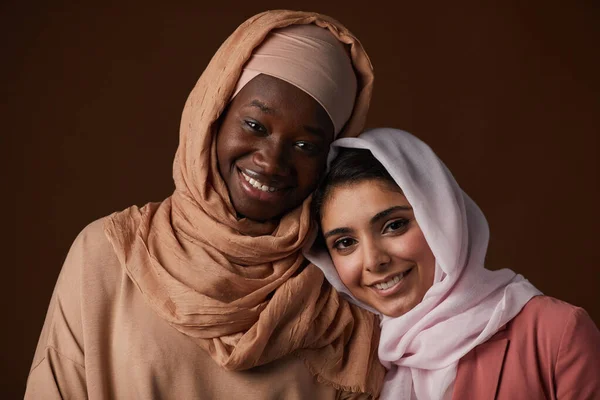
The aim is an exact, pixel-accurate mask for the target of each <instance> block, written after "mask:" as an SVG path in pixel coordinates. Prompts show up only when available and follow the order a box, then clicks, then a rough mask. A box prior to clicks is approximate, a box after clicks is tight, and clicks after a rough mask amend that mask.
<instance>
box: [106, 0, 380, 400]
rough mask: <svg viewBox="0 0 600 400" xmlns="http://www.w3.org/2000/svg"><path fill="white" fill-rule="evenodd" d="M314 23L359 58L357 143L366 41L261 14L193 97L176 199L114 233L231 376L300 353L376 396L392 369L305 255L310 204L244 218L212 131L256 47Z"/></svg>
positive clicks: (328, 377) (344, 384) (132, 215)
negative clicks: (278, 32) (272, 218)
mask: <svg viewBox="0 0 600 400" xmlns="http://www.w3.org/2000/svg"><path fill="white" fill-rule="evenodd" d="M310 23H313V24H316V25H318V26H320V27H323V28H326V29H328V30H329V31H330V32H331V33H332V34H333V35H334V36H335V37H336V38H338V39H339V40H340V41H341V42H342V43H344V44H346V45H347V46H348V47H349V49H350V55H351V60H352V63H353V67H354V69H355V72H356V75H357V81H358V90H357V96H356V100H355V107H354V110H353V112H352V115H351V116H350V119H349V120H348V122H347V123H346V125H345V127H344V129H343V130H342V132H341V133H340V136H356V135H358V134H359V133H360V131H361V129H362V128H363V126H364V123H365V118H366V114H367V110H368V106H369V101H370V98H371V92H372V87H373V73H372V66H371V63H370V61H369V58H368V56H367V54H366V53H365V51H364V50H363V48H362V46H361V44H360V42H359V41H358V40H357V39H356V38H355V37H354V36H353V35H352V34H351V33H350V32H349V31H348V30H347V29H346V28H345V27H344V26H342V25H341V24H340V23H339V22H337V21H335V20H333V19H332V18H330V17H327V16H324V15H320V14H316V13H306V12H299V11H285V10H278V11H268V12H264V13H261V14H258V15H256V16H254V17H252V18H250V19H249V20H247V21H246V22H244V23H243V24H242V25H241V26H240V27H239V28H238V29H236V30H235V32H234V33H233V34H232V35H231V36H230V37H229V38H228V39H227V40H226V41H225V42H224V43H223V44H222V45H221V47H220V48H219V50H218V51H217V53H216V54H215V55H214V56H213V58H212V60H211V61H210V63H209V65H208V66H207V68H206V69H205V71H204V73H203V74H202V76H201V77H200V79H199V80H198V82H197V84H196V85H195V87H194V89H193V90H192V92H191V94H190V95H189V98H188V100H187V102H186V104H185V108H184V110H183V114H182V118H181V126H180V139H179V146H178V149H177V153H176V156H175V160H174V164H173V176H174V181H175V191H174V193H173V194H172V195H171V196H170V197H169V198H167V199H166V200H164V201H163V202H160V203H150V204H147V205H145V206H143V207H135V206H134V207H130V208H128V209H126V210H124V211H122V212H118V213H115V214H113V215H111V216H110V217H109V218H108V219H107V221H106V223H105V233H106V235H107V237H108V239H109V241H110V242H111V244H112V246H113V248H114V250H115V252H116V254H117V256H118V258H119V261H120V263H121V265H122V267H123V268H124V270H125V271H126V273H127V275H128V276H129V278H130V279H131V280H132V281H133V282H134V284H135V285H136V287H137V288H138V289H139V291H140V292H141V294H142V295H143V297H144V299H145V300H146V301H147V302H148V304H149V305H150V306H151V307H152V308H153V310H154V311H155V312H156V313H158V315H160V316H161V317H162V318H164V319H165V320H166V321H167V322H168V323H169V324H170V325H171V326H173V327H174V328H175V329H177V330H178V331H180V332H181V333H183V334H185V335H187V336H188V337H190V338H191V339H192V340H194V341H195V342H196V343H197V344H198V346H200V347H201V348H202V349H204V350H205V351H206V352H208V354H210V356H211V357H212V358H213V360H214V361H215V362H216V363H217V364H218V365H220V366H222V367H223V368H226V369H229V370H243V369H248V368H252V367H254V366H258V365H262V364H265V363H268V362H271V361H274V360H277V359H279V358H281V357H284V356H287V355H289V354H294V355H296V356H298V357H300V358H301V359H303V360H304V362H305V364H306V366H307V367H308V368H309V370H310V371H311V372H312V373H313V374H314V375H315V377H316V379H317V380H318V381H320V382H323V383H326V384H330V385H333V386H334V387H336V388H338V389H341V390H345V391H351V392H362V393H367V394H370V395H372V396H377V395H378V393H379V391H380V388H381V384H382V381H383V376H384V369H383V367H382V366H381V365H380V363H379V361H378V359H377V354H376V352H377V344H378V336H379V331H378V329H379V328H378V322H377V320H376V317H374V316H373V315H372V314H370V313H368V312H366V311H364V310H362V309H360V308H358V307H356V306H354V305H352V304H349V303H348V302H347V301H345V300H344V299H341V298H340V297H339V295H338V293H337V292H336V291H335V290H333V289H332V288H331V286H330V285H329V284H328V283H327V282H326V280H325V279H324V277H323V274H322V272H321V271H320V270H319V269H318V268H316V267H315V266H314V265H312V264H309V263H308V262H307V261H306V260H305V259H304V258H303V256H302V254H301V249H302V247H303V246H304V245H305V244H306V242H307V240H308V239H309V238H310V236H311V233H312V232H314V226H313V224H312V222H311V219H310V214H309V208H310V197H309V198H308V199H306V200H305V201H304V202H303V203H302V204H301V205H300V206H299V207H297V208H296V209H294V210H292V211H290V212H289V213H287V214H286V215H284V216H283V217H282V218H281V219H280V220H279V221H276V222H269V223H258V222H255V221H252V220H249V219H245V218H242V219H238V217H237V216H236V212H235V209H234V208H233V206H232V204H231V201H230V199H229V195H228V191H227V187H226V185H225V183H224V181H223V179H222V178H221V176H220V174H219V171H218V167H217V156H216V140H215V133H216V130H215V125H216V124H215V123H216V121H217V120H218V118H219V116H220V115H221V113H222V112H223V110H224V109H225V107H226V106H227V103H228V101H229V99H230V98H231V96H232V93H233V91H234V89H235V86H236V83H237V80H238V78H239V76H240V74H241V71H242V67H243V65H244V63H245V62H246V61H247V60H248V59H249V57H250V56H251V54H252V51H253V49H254V48H256V47H257V46H258V45H260V43H261V42H262V41H263V39H264V38H265V36H266V35H267V34H268V33H269V32H270V31H271V30H273V29H276V28H281V27H285V26H288V25H291V24H310Z"/></svg>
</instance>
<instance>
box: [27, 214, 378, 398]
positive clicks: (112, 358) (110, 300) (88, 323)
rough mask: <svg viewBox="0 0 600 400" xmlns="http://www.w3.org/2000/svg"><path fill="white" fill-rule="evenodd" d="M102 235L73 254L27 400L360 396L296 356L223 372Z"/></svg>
mask: <svg viewBox="0 0 600 400" xmlns="http://www.w3.org/2000/svg"><path fill="white" fill-rule="evenodd" d="M102 226H103V221H102V220H99V221H96V222H93V223H92V224H90V225H89V226H88V227H87V228H85V229H84V230H83V232H82V233H81V234H80V235H79V236H78V237H77V239H76V240H75V242H74V243H73V246H72V247H71V250H70V252H69V254H68V256H67V259H66V261H65V264H64V266H63V269H62V271H61V273H60V277H59V279H58V282H57V285H56V288H55V290H54V294H53V295H52V300H51V302H50V307H49V309H48V315H47V317H46V322H45V324H44V328H43V330H42V335H41V337H40V341H39V344H38V348H37V351H36V354H35V357H34V361H33V364H32V368H31V372H30V375H29V379H28V382H27V392H26V394H25V399H86V398H89V399H246V400H253V399H257V400H258V399H261V400H262V399H341V398H348V397H346V396H350V394H348V393H346V394H344V392H338V391H336V390H335V389H334V388H333V387H332V386H329V385H324V384H319V383H317V382H316V381H315V379H314V378H313V376H312V374H311V373H310V372H309V371H308V369H307V368H306V367H305V365H304V362H303V361H302V360H301V359H299V358H297V357H296V356H294V355H288V356H286V357H284V358H282V359H279V360H277V361H274V362H272V363H269V364H267V365H263V366H259V367H255V368H252V369H250V370H246V371H227V370H225V369H222V368H220V367H219V366H218V365H217V364H216V363H215V362H214V361H213V360H212V358H211V357H210V356H209V355H208V354H207V353H206V352H205V351H204V350H202V349H201V348H200V347H199V346H198V345H197V344H196V343H194V342H193V341H192V340H190V338H189V337H187V336H186V335H184V334H182V333H180V332H179V331H177V330H176V329H175V328H173V327H171V326H170V325H169V324H167V323H166V322H165V321H164V320H163V319H161V318H160V317H159V316H158V315H157V314H156V313H155V312H154V311H153V310H152V309H151V308H150V307H149V305H148V304H147V303H146V301H145V300H144V299H143V298H142V295H141V293H140V291H139V290H138V289H137V288H136V287H135V286H134V284H133V282H132V281H131V280H130V279H129V278H128V276H127V274H126V273H125V272H124V270H123V268H122V267H121V265H120V264H119V261H118V260H117V257H116V255H115V253H114V251H113V248H112V246H111V245H110V243H109V242H108V240H107V239H106V236H105V234H104V232H103V227H102ZM356 396H358V397H356ZM351 398H360V395H355V397H351ZM365 398H366V397H365Z"/></svg>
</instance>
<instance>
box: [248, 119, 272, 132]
mask: <svg viewBox="0 0 600 400" xmlns="http://www.w3.org/2000/svg"><path fill="white" fill-rule="evenodd" d="M244 123H245V124H246V125H247V126H248V127H249V128H250V129H251V130H253V131H255V132H261V133H263V132H266V131H267V130H266V128H265V127H264V126H262V125H261V124H260V123H258V122H256V121H253V120H251V119H246V120H244Z"/></svg>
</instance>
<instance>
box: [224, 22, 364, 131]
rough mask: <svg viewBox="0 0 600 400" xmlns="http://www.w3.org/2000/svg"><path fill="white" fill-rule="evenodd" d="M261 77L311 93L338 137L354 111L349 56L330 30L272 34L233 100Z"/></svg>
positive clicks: (294, 29)
mask: <svg viewBox="0 0 600 400" xmlns="http://www.w3.org/2000/svg"><path fill="white" fill-rule="evenodd" d="M259 74H266V75H270V76H273V77H275V78H279V79H282V80H284V81H286V82H288V83H291V84H292V85H294V86H296V87H298V88H300V89H302V90H303V91H304V92H306V93H308V94H309V95H310V96H311V97H312V98H313V99H315V100H316V101H317V102H318V103H319V104H320V105H321V106H322V107H323V108H324V109H325V111H326V112H327V114H328V115H329V118H330V119H331V121H332V122H333V125H334V134H335V135H337V134H338V133H339V132H340V131H341V130H342V127H343V126H344V124H345V123H346V121H348V118H349V117H350V114H351V113H352V109H353V108H354V99H355V98H356V88H357V85H356V76H355V75H354V70H353V68H352V63H351V62H350V57H349V53H348V51H347V50H346V48H345V45H343V44H342V43H341V42H340V41H339V40H337V39H336V38H335V36H333V35H332V34H331V33H329V31H328V30H327V29H324V28H321V27H318V26H316V25H312V24H311V25H293V26H288V27H285V28H282V29H277V30H275V31H272V32H271V33H269V34H268V35H267V37H266V38H265V40H264V42H263V43H262V44H261V45H260V46H259V47H257V48H256V49H255V50H254V52H253V53H252V57H250V60H248V62H247V63H246V64H245V65H244V69H243V71H242V75H241V76H240V79H239V80H238V83H237V85H236V88H235V90H234V92H233V96H232V97H235V95H236V94H238V92H239V91H240V90H242V88H243V87H244V86H245V85H246V84H247V83H248V82H250V81H251V80H252V79H253V78H254V77H256V76H257V75H259Z"/></svg>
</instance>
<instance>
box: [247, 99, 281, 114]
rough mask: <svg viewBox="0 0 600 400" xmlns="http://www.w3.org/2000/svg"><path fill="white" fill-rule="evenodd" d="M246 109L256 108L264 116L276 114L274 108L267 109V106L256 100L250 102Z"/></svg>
mask: <svg viewBox="0 0 600 400" xmlns="http://www.w3.org/2000/svg"><path fill="white" fill-rule="evenodd" d="M248 107H256V108H258V109H259V110H260V111H262V112H264V113H265V114H277V111H276V110H275V109H274V108H271V107H269V106H268V105H266V104H265V103H263V102H262V101H260V100H257V99H254V100H252V101H251V102H250V103H249V104H248Z"/></svg>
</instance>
